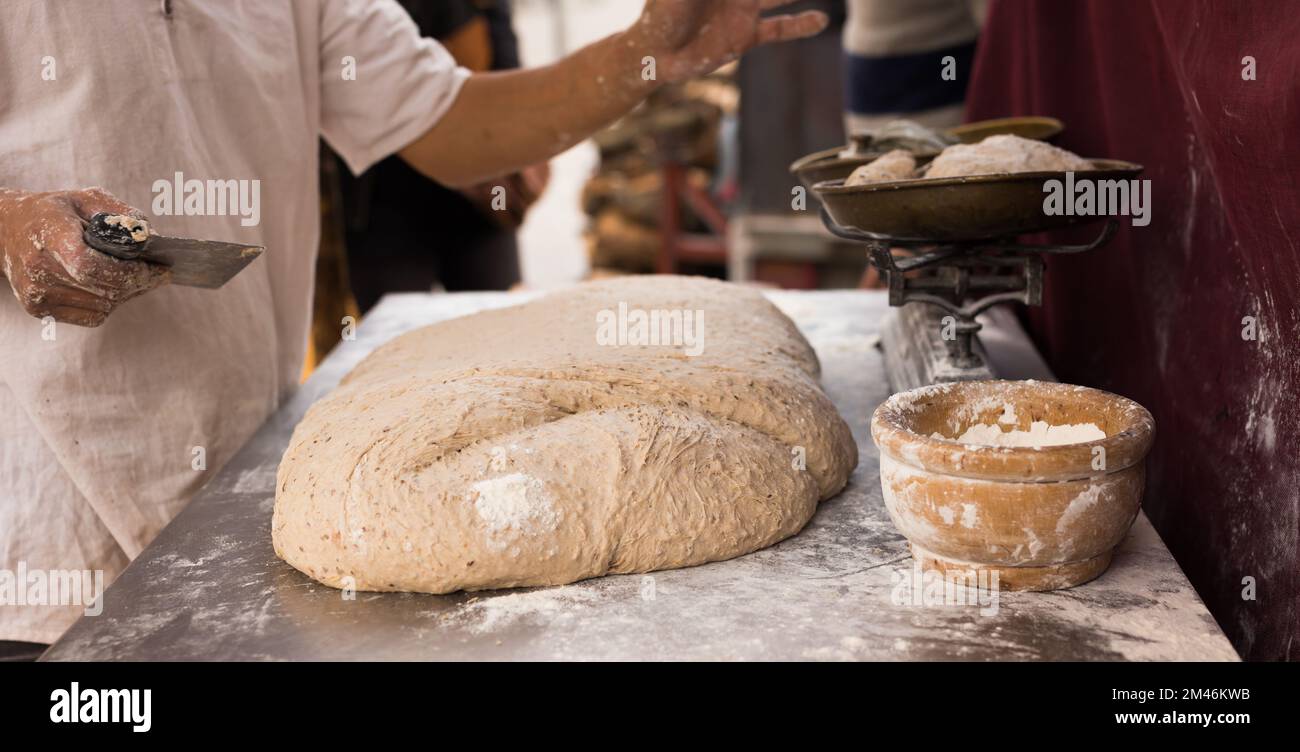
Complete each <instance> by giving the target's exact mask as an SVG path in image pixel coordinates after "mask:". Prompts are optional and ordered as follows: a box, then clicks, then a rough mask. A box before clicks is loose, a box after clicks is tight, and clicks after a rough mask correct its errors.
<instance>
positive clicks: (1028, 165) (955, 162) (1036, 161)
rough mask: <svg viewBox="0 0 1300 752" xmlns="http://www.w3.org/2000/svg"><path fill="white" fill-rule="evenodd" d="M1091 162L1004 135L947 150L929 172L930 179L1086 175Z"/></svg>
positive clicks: (1036, 142) (1071, 153)
mask: <svg viewBox="0 0 1300 752" xmlns="http://www.w3.org/2000/svg"><path fill="white" fill-rule="evenodd" d="M1091 169H1092V164H1091V163H1090V162H1088V160H1086V159H1083V158H1082V157H1080V156H1078V155H1077V154H1074V153H1073V152H1068V151H1066V150H1065V149H1060V148H1057V147H1055V146H1052V145H1051V144H1047V143H1043V142H1042V141H1034V140H1033V139H1028V138H1021V137H1020V136H1013V135H1010V134H1004V135H999V136H989V137H988V138H986V139H984V140H983V141H981V142H979V143H978V144H957V145H956V146H949V147H948V148H947V149H944V150H943V152H942V153H941V154H939V156H937V157H935V158H934V161H933V162H931V163H930V167H929V169H928V170H927V171H926V173H925V176H926V177H927V178H954V177H964V176H967V175H997V174H1002V173H1009V172H1082V171H1084V170H1091Z"/></svg>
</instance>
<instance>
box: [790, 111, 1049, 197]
mask: <svg viewBox="0 0 1300 752" xmlns="http://www.w3.org/2000/svg"><path fill="white" fill-rule="evenodd" d="M1063 130H1065V125H1064V124H1062V123H1061V121H1060V120H1057V119H1056V118H1050V117H1011V118H999V119H997V120H981V121H978V122H975V123H967V124H965V125H959V126H957V127H955V128H949V129H948V130H946V131H943V132H942V133H940V134H938V135H939V136H941V137H942V138H943V139H944V140H945V141H947V142H948V143H950V144H976V143H979V142H980V141H983V140H984V139H986V138H988V137H989V136H996V135H1000V134H1011V135H1016V136H1020V137H1022V138H1032V139H1034V140H1036V141H1046V140H1047V139H1049V138H1052V137H1053V136H1056V135H1057V134H1059V133H1060V132H1061V131H1063ZM890 148H892V147H879V146H876V147H873V146H872V138H871V136H870V135H868V134H857V135H854V136H852V137H850V139H849V144H848V145H847V146H838V147H836V148H834V149H826V150H824V151H819V152H815V153H813V154H809V155H807V156H805V157H803V158H801V159H799V160H798V161H796V162H795V163H794V164H792V165H790V172H791V173H793V174H794V175H796V176H797V177H798V178H799V180H800V182H802V183H803V184H804V185H805V186H807V187H809V188H811V187H813V186H814V185H816V184H818V183H822V182H826V181H828V180H844V179H845V178H847V177H848V176H849V175H851V174H852V173H853V171H854V170H856V169H857V168H859V167H861V166H862V165H864V164H867V163H868V162H871V161H872V160H874V159H876V158H877V157H879V156H880V155H882V154H884V153H885V152H886V151H889V149H890ZM939 151H940V149H928V150H920V151H915V150H913V152H912V153H913V154H914V155H915V156H916V157H917V158H918V159H922V158H927V157H933V156H935V155H937V154H938V153H939Z"/></svg>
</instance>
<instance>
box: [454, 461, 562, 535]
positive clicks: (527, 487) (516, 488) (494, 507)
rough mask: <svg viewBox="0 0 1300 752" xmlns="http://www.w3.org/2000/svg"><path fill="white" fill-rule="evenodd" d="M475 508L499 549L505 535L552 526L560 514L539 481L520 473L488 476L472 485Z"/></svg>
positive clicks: (528, 532)
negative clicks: (494, 476)
mask: <svg viewBox="0 0 1300 752" xmlns="http://www.w3.org/2000/svg"><path fill="white" fill-rule="evenodd" d="M472 488H473V490H474V510H475V511H476V512H478V516H479V519H481V520H483V522H484V523H485V524H486V525H487V530H488V537H489V539H490V543H491V545H492V547H493V548H495V549H497V550H501V549H504V548H506V546H508V545H509V542H508V539H510V538H515V537H518V536H519V535H525V534H526V535H536V534H537V533H543V532H548V531H551V530H554V529H555V528H556V526H557V525H559V524H560V515H559V513H558V512H557V511H556V510H555V506H554V505H553V504H552V503H551V499H550V497H549V496H547V495H546V489H544V488H543V487H542V484H541V482H540V481H538V480H537V479H536V478H533V477H532V476H529V475H524V474H523V473H511V474H510V475H503V476H501V477H500V478H489V479H488V480H483V481H479V482H478V483H475V484H474V485H473V487H472Z"/></svg>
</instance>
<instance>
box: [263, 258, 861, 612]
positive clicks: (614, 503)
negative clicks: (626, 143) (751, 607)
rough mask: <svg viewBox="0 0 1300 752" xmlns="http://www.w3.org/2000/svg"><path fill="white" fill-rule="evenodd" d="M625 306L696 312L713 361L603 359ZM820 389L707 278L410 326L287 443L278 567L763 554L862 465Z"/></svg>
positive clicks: (575, 295) (575, 576)
mask: <svg viewBox="0 0 1300 752" xmlns="http://www.w3.org/2000/svg"><path fill="white" fill-rule="evenodd" d="M620 303H623V304H624V308H623V310H624V311H629V310H631V311H636V310H640V311H646V312H649V311H678V312H681V311H703V312H704V317H703V327H702V334H703V349H702V352H701V353H700V354H699V355H698V356H696V357H691V356H690V355H688V354H687V353H688V352H690V351H692V350H691V348H690V347H685V346H665V345H623V346H614V345H610V344H600V343H598V341H597V327H598V321H599V320H600V319H599V318H598V317H599V316H602V315H604V316H608V315H609V314H610V312H617V311H619V310H620V305H619V304H620ZM602 312H603V313H602ZM628 320H629V321H631V319H630V318H629V319H628ZM818 373H819V366H818V362H817V358H816V356H815V354H814V353H813V351H812V349H811V347H809V345H808V343H807V342H806V341H805V340H804V338H803V337H802V336H801V335H800V334H799V332H798V331H797V330H796V329H795V326H794V324H793V323H791V322H790V320H789V319H787V318H786V317H785V316H784V315H783V314H781V313H780V312H779V311H778V310H777V309H776V308H775V307H774V306H773V305H772V304H771V303H769V302H768V301H767V300H766V299H765V298H763V296H762V295H760V294H759V293H758V292H756V291H753V290H749V289H745V288H741V287H736V286H733V285H728V284H725V283H721V282H714V281H709V280H703V279H689V278H679V277H630V278H623V279H616V280H609V281H604V282H599V283H595V284H589V285H584V286H582V287H579V288H576V289H573V290H570V291H566V292H563V293H557V294H554V295H551V296H549V297H546V298H542V299H539V300H536V301H533V302H529V303H526V304H524V305H521V306H517V307H514V308H508V309H503V310H497V311H488V312H484V313H479V314H475V315H473V316H467V317H464V318H460V319H455V320H452V321H447V322H444V323H441V324H437V325H435V326H431V327H428V328H425V329H421V330H418V331H415V332H411V333H410V334H407V335H405V336H402V337H399V338H397V339H396V340H394V341H392V342H390V343H388V344H387V345H384V346H383V347H381V348H379V349H378V350H377V351H375V353H373V354H372V355H371V356H370V357H369V358H367V359H366V360H365V361H363V362H362V363H361V364H360V365H359V366H357V368H356V369H355V370H354V371H353V372H352V373H351V374H350V375H349V376H348V377H347V378H346V379H344V381H343V383H342V384H341V385H340V386H339V388H338V389H337V390H335V391H334V392H333V393H332V394H330V395H329V396H327V397H325V398H324V399H322V400H320V401H319V402H318V403H316V405H314V406H313V407H312V408H311V410H309V411H308V413H307V415H306V417H305V418H304V419H303V421H302V422H301V423H300V424H299V425H298V427H297V429H296V430H295V431H294V434H293V439H292V440H291V442H290V444H289V448H288V450H287V451H286V452H285V455H284V458H283V460H282V461H281V463H280V469H279V474H278V477H277V481H276V501H275V514H274V519H273V521H272V538H273V541H274V544H275V551H276V553H277V554H278V555H279V556H280V557H281V558H283V559H284V560H285V561H287V562H289V563H290V564H292V565H293V566H294V567H296V568H298V569H299V570H301V571H303V572H304V573H306V574H308V575H310V576H311V577H313V578H315V579H316V580H319V581H320V582H322V583H325V584H327V585H332V586H334V587H355V588H356V589H358V590H411V591H420V592H428V593H448V592H453V591H457V590H478V589H487V588H502V587H516V586H530V585H558V584H563V583H569V582H574V581H576V580H581V579H585V578H588V577H595V576H599V575H603V574H607V573H627V572H648V571H652V570H656V569H666V568H673V567H684V566H691V565H695V564H702V563H705V562H709V561H717V560H721V559H728V558H731V557H735V556H739V555H741V554H745V553H749V552H751V551H754V550H757V549H760V548H763V547H765V546H769V545H771V544H773V543H776V542H777V541H780V540H782V539H784V538H787V537H789V536H791V535H794V534H795V533H797V532H798V531H799V530H800V529H802V528H803V526H804V525H805V524H806V523H807V522H808V520H809V519H810V518H811V517H812V515H813V512H814V511H815V509H816V507H817V503H818V502H819V501H820V500H822V499H826V498H829V497H830V496H833V495H834V494H836V493H837V492H839V490H840V489H841V488H843V487H844V485H845V483H846V482H847V481H848V477H849V474H850V472H852V470H853V468H854V466H855V465H856V464H857V446H856V444H855V442H854V440H853V437H852V435H851V434H850V432H849V429H848V426H847V425H846V424H845V423H844V421H843V420H842V419H841V418H840V416H839V414H838V413H837V412H836V411H835V408H834V406H833V405H832V404H831V402H830V400H829V399H827V397H826V395H825V394H824V393H823V392H822V391H821V388H820V387H819V386H818V383H817V377H818ZM801 457H803V458H805V462H804V464H805V465H806V469H800V462H799V460H800V458H801Z"/></svg>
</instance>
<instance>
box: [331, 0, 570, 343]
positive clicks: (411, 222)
mask: <svg viewBox="0 0 1300 752" xmlns="http://www.w3.org/2000/svg"><path fill="white" fill-rule="evenodd" d="M399 2H400V3H401V4H402V7H404V8H405V9H406V11H407V12H408V13H410V14H411V18H412V19H414V20H415V24H416V26H417V27H418V28H419V30H420V34H421V36H424V37H428V38H430V39H436V40H438V41H439V42H440V43H442V45H443V46H444V47H446V48H447V51H448V52H450V53H451V56H452V57H453V58H455V59H456V62H457V63H459V64H460V65H462V66H464V67H465V68H468V69H469V70H471V71H475V72H482V71H499V70H509V69H511V68H518V67H519V65H520V61H519V49H518V43H517V41H516V39H515V33H514V30H513V29H512V28H511V14H510V2H509V0H399ZM336 174H338V175H339V176H340V178H341V180H340V183H341V189H342V190H341V196H342V204H343V205H342V212H343V222H344V228H345V233H346V234H345V245H346V254H347V269H348V277H349V279H350V281H351V291H352V294H353V296H354V297H355V299H356V303H357V307H358V308H359V310H360V312H361V313H363V314H364V313H365V312H366V311H368V310H370V308H372V307H373V306H374V305H375V304H376V303H378V302H379V299H380V298H381V297H383V296H384V295H385V294H387V293H390V292H427V291H429V290H430V289H433V288H434V287H437V286H441V287H442V288H443V289H445V290H447V291H448V292H458V291H463V290H507V289H509V288H510V287H511V286H513V285H515V284H517V283H518V282H520V280H521V277H520V271H519V248H518V244H517V242H516V239H515V236H516V230H518V228H519V226H520V225H521V224H523V221H524V216H525V214H526V213H527V211H528V209H529V207H530V206H531V205H532V204H533V202H534V201H536V199H537V198H538V196H540V195H541V193H542V191H543V189H544V188H545V186H546V182H547V167H546V165H545V164H544V163H543V164H540V165H537V166H534V167H529V168H526V169H524V170H522V171H520V172H516V173H512V174H509V175H505V176H503V177H501V178H498V179H495V180H491V181H488V182H485V183H480V184H478V185H475V186H472V187H469V188H465V189H461V190H457V189H454V188H448V187H446V186H443V185H441V184H439V183H437V182H434V181H432V180H430V179H429V178H426V177H425V176H423V175H421V174H420V173H419V172H417V171H416V170H415V169H413V168H412V167H411V166H410V165H408V164H407V163H406V162H405V161H403V160H402V158H401V157H398V156H391V157H389V158H387V159H385V160H383V161H382V162H380V163H379V164H377V165H375V166H374V167H372V168H371V169H370V170H367V171H366V172H365V173H363V174H362V175H360V176H358V177H353V176H352V174H351V173H349V172H348V171H347V170H345V169H339V170H338V171H337V173H336ZM498 188H499V189H500V190H501V191H503V192H504V193H498V194H494V191H495V190H497V189H498ZM496 195H500V196H501V203H503V204H504V208H503V209H501V210H495V209H493V207H492V204H493V199H494V197H495V196H496ZM499 205H500V204H499ZM331 326H333V322H331Z"/></svg>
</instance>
